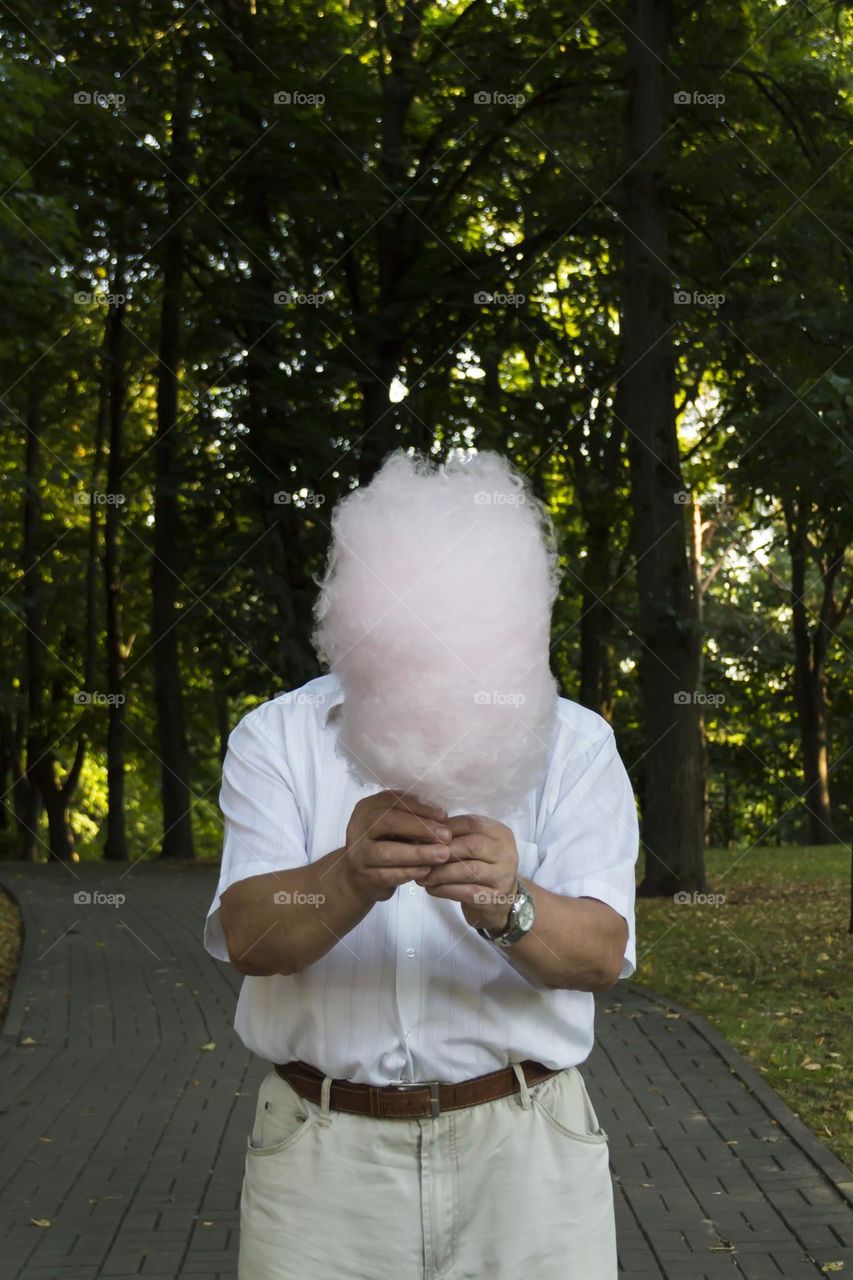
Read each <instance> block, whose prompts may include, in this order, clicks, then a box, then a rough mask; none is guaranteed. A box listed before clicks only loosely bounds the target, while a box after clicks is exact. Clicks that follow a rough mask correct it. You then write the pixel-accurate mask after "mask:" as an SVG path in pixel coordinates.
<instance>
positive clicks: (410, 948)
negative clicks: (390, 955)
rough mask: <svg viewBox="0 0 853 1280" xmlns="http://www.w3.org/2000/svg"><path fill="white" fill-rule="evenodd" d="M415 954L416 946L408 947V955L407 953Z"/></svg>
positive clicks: (409, 954)
mask: <svg viewBox="0 0 853 1280" xmlns="http://www.w3.org/2000/svg"><path fill="white" fill-rule="evenodd" d="M414 954H415V948H414V947H409V948H408V950H407V951H406V955H407V956H413V955H414Z"/></svg>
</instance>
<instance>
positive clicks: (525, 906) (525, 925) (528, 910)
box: [516, 897, 533, 929]
mask: <svg viewBox="0 0 853 1280" xmlns="http://www.w3.org/2000/svg"><path fill="white" fill-rule="evenodd" d="M516 923H517V924H518V927H519V929H529V928H530V926H531V925H532V924H533V899H532V898H530V897H526V898H525V899H524V901H523V902H522V904H521V906H520V907H519V908H518V916H517V918H516Z"/></svg>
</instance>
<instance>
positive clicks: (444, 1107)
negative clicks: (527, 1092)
mask: <svg viewBox="0 0 853 1280" xmlns="http://www.w3.org/2000/svg"><path fill="white" fill-rule="evenodd" d="M274 1066H275V1069H276V1071H277V1072H278V1074H279V1075H280V1076H281V1078H282V1080H286V1081H287V1082H288V1084H290V1085H292V1086H293V1088H294V1089H295V1090H296V1092H297V1093H300V1094H301V1095H302V1097H303V1098H308V1100H309V1101H310V1102H316V1103H319V1102H320V1089H321V1086H322V1083H323V1072H322V1071H318V1070H317V1068H316V1067H311V1066H309V1065H308V1063H307V1062H284V1063H278V1062H277V1063H275V1064H274ZM519 1066H520V1067H521V1069H522V1071H523V1072H524V1078H525V1080H526V1081H527V1083H528V1085H534V1084H539V1083H540V1082H541V1081H542V1080H547V1079H548V1077H549V1076H555V1075H558V1074H559V1071H558V1070H554V1069H552V1068H551V1067H543V1066H542V1063H541V1062H534V1061H533V1060H532V1059H530V1058H528V1059H527V1060H526V1061H524V1062H521V1063H519ZM518 1090H519V1083H518V1078H517V1076H516V1074H515V1072H514V1071H513V1069H512V1067H501V1068H500V1070H498V1071H491V1072H489V1074H488V1075H485V1076H475V1078H474V1079H473V1080H460V1081H459V1082H458V1084H442V1083H441V1081H439V1080H420V1081H418V1082H417V1083H413V1084H387V1085H376V1084H358V1083H354V1082H353V1081H352V1080H333V1081H332V1087H331V1091H330V1095H329V1106H330V1107H331V1109H332V1110H333V1111H349V1112H350V1113H351V1114H352V1115H356V1116H372V1117H373V1118H374V1119H381V1120H417V1119H418V1118H419V1117H421V1116H431V1117H432V1118H433V1119H434V1118H435V1117H436V1116H439V1115H441V1114H442V1113H443V1112H445V1111H460V1110H461V1109H462V1108H463V1107H475V1106H477V1105H478V1104H479V1103H481V1102H494V1101H495V1099H497V1098H506V1097H509V1095H510V1094H513V1093H517V1092H518Z"/></svg>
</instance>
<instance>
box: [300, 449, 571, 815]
mask: <svg viewBox="0 0 853 1280" xmlns="http://www.w3.org/2000/svg"><path fill="white" fill-rule="evenodd" d="M332 530H333V541H332V547H331V550H330V554H329V562H328V565H327V569H326V574H325V577H324V579H323V581H322V583H321V584H320V594H319V596H318V599H317V602H316V605H315V621H316V627H315V631H314V643H315V645H316V647H317V650H318V652H319V653H320V655H321V657H322V658H323V659H325V660H326V661H327V662H328V663H329V665H330V666H331V668H332V669H333V670H334V671H336V672H337V674H338V676H339V678H340V680H341V683H342V685H343V689H344V701H343V704H342V706H341V707H340V710H339V737H338V746H339V750H340V751H341V752H342V754H343V755H344V757H345V758H346V759H347V761H348V764H349V767H350V769H351V770H352V772H353V773H354V775H355V776H356V777H357V778H358V779H359V781H360V782H362V783H365V784H368V783H371V784H379V785H381V786H382V787H383V788H386V787H387V788H392V789H401V790H404V791H407V792H409V793H411V794H413V795H414V796H416V797H417V798H418V799H420V800H422V801H423V802H425V803H427V804H438V805H441V806H442V807H443V808H445V809H446V810H447V812H448V813H453V812H470V813H482V814H486V815H489V816H493V817H498V816H500V815H501V814H504V813H505V812H506V811H507V810H509V809H511V808H513V807H515V806H516V805H518V803H519V802H520V801H521V800H522V798H523V797H524V796H525V795H526V794H527V792H528V791H529V790H530V789H531V788H533V787H535V786H536V785H537V784H539V783H540V782H541V781H542V778H543V777H544V772H545V768H546V763H547V757H548V752H549V747H550V743H551V734H552V731H553V728H554V718H555V714H556V706H557V686H556V682H555V680H554V677H553V676H552V674H551V671H550V669H549V664H548V649H549V637H550V619H551V607H552V604H553V602H554V598H555V596H556V592H557V587H558V583H559V572H558V568H557V555H556V549H555V541H554V534H553V528H552V525H551V521H550V517H549V515H548V512H547V509H546V508H545V507H544V506H543V504H542V503H540V502H539V501H538V500H537V499H536V498H535V497H534V496H533V494H532V492H531V490H530V488H529V484H528V482H527V480H526V479H525V478H524V477H522V476H521V475H520V474H519V473H518V472H517V471H515V470H514V469H513V467H512V466H511V464H510V463H509V462H508V461H507V460H506V459H504V458H503V457H501V456H500V455H499V454H496V453H490V452H483V453H476V454H470V455H467V456H460V455H456V456H454V457H453V458H452V459H451V460H450V461H448V462H447V463H445V464H442V465H438V466H437V465H436V464H435V463H433V462H432V461H430V460H429V459H427V458H424V457H421V456H414V457H413V456H410V455H409V454H408V453H406V452H405V451H403V450H402V449H401V450H397V451H396V452H395V453H393V454H391V455H390V456H389V457H388V458H387V459H386V461H385V463H384V464H383V466H382V468H381V469H380V470H379V471H378V472H377V473H376V475H375V476H374V478H373V480H372V481H371V482H370V484H368V485H366V486H364V487H363V488H359V489H356V490H354V491H353V492H352V493H351V494H348V495H347V496H346V497H345V498H343V499H342V500H341V501H340V502H339V503H338V504H337V506H336V507H335V509H334V511H333V513H332Z"/></svg>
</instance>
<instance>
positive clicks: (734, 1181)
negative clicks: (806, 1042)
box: [0, 863, 853, 1280]
mask: <svg viewBox="0 0 853 1280" xmlns="http://www.w3.org/2000/svg"><path fill="white" fill-rule="evenodd" d="M215 883H216V872H215V871H214V870H213V869H212V868H202V867H188V868H176V867H171V866H167V865H163V864H160V863H144V864H138V865H136V866H135V867H133V868H130V869H128V867H127V866H126V865H119V866H116V867H106V866H104V865H103V864H78V865H75V866H74V867H71V868H67V867H63V866H61V865H60V864H58V863H52V864H49V865H46V866H36V867H33V866H28V865H26V864H23V863H4V864H0V884H2V885H3V886H4V887H6V888H7V889H8V890H9V891H10V892H11V893H12V894H13V895H14V896H15V898H16V899H17V900H18V901H19V903H20V904H21V908H22V911H23V915H24V922H25V928H26V942H25V952H24V957H23V962H22V966H21V972H20V974H19V976H18V980H17V983H16V986H15V990H14V992H13V996H12V1002H11V1004H10V1007H9V1011H8V1015H7V1018H6V1022H5V1024H4V1027H3V1032H2V1036H0V1079H2V1086H3V1091H2V1097H3V1099H4V1102H3V1108H4V1110H3V1130H4V1133H3V1139H2V1150H3V1161H2V1175H0V1182H2V1186H3V1192H2V1195H3V1199H2V1206H3V1207H2V1211H0V1271H2V1275H3V1276H4V1277H6V1278H8V1280H129V1278H130V1277H142V1278H143V1280H176V1278H177V1277H181V1278H183V1277H186V1278H187V1280H189V1278H190V1277H199V1278H201V1277H203V1278H204V1280H235V1276H236V1246H237V1226H238V1221H239V1196H240V1181H241V1176H242V1161H243V1149H244V1146H245V1134H246V1132H247V1130H248V1127H249V1125H250V1122H251V1116H252V1112H253V1107H254V1095H255V1091H256V1089H257V1086H258V1084H259V1082H260V1080H261V1078H262V1077H263V1074H264V1071H265V1064H264V1063H261V1062H260V1061H253V1060H252V1058H251V1055H250V1054H248V1053H247V1052H246V1050H245V1049H244V1048H243V1047H242V1045H241V1044H240V1042H239V1041H238V1040H237V1038H236V1037H235V1035H234V1032H233V1030H232V1028H231V1023H232V1020H233V1013H234V1005H235V1001H236V996H237V992H238V989H239V983H240V977H239V975H238V974H236V973H234V972H233V971H232V970H231V968H230V966H228V965H224V964H221V963H219V962H217V961H215V960H213V959H211V958H210V957H209V956H208V955H207V954H206V952H205V951H204V949H203V948H202V945H201V929H202V923H203V919H204V915H205V913H206V910H207V907H208V904H209V902H210V899H211V897H212V894H213V891H214V887H215ZM80 891H83V892H88V893H89V894H95V893H96V892H100V893H104V894H110V893H124V894H125V896H126V901H125V903H124V904H123V905H122V906H121V907H115V906H111V905H109V904H108V903H106V902H100V903H98V902H90V903H88V904H87V903H75V901H74V894H75V893H76V892H80ZM597 1034H598V1039H597V1044H596V1048H595V1050H594V1052H593V1054H592V1056H591V1057H590V1059H589V1060H588V1062H587V1063H586V1064H584V1066H583V1068H582V1071H583V1074H584V1077H585V1079H586V1081H587V1083H588V1086H589V1090H590V1094H591V1096H592V1099H593V1102H594V1104H595V1107H596V1110H597V1112H598V1115H599V1118H600V1119H601V1122H602V1124H603V1125H604V1127H605V1129H606V1130H607V1132H608V1133H609V1135H610V1151H611V1159H612V1167H613V1175H614V1182H615V1187H616V1201H617V1218H618V1225H619V1239H620V1267H621V1272H620V1276H624V1277H625V1280H718V1278H722V1277H725V1278H726V1280H741V1278H745V1280H780V1278H783V1280H801V1278H802V1280H814V1278H815V1277H818V1276H825V1275H827V1274H834V1271H835V1270H837V1269H834V1270H833V1271H830V1272H826V1271H824V1270H823V1268H824V1267H826V1266H827V1264H829V1263H835V1262H843V1263H845V1266H844V1269H843V1272H842V1274H846V1273H848V1272H850V1273H853V1173H851V1172H850V1171H849V1170H847V1169H845V1167H844V1166H843V1165H842V1164H841V1163H840V1162H839V1161H837V1160H836V1159H835V1157H833V1156H832V1155H831V1154H830V1153H829V1152H828V1151H827V1150H826V1148H825V1147H823V1145H822V1144H821V1143H820V1142H818V1140H817V1139H816V1138H815V1137H814V1136H813V1135H812V1134H811V1133H810V1132H809V1131H808V1130H807V1129H806V1128H805V1126H804V1125H802V1124H801V1123H800V1122H799V1121H798V1120H797V1119H796V1118H795V1117H794V1116H793V1115H792V1114H791V1112H790V1111H789V1110H788V1108H787V1107H786V1106H785V1104H784V1103H782V1102H781V1100H780V1099H779V1098H778V1097H777V1095H776V1094H774V1093H773V1092H772V1091H771V1090H770V1089H769V1088H768V1087H767V1085H766V1084H765V1083H764V1081H763V1080H762V1079H761V1077H760V1076H758V1075H757V1073H756V1072H754V1071H753V1069H752V1068H751V1067H750V1066H749V1065H748V1064H747V1063H746V1062H745V1061H744V1059H743V1058H741V1057H740V1055H738V1054H737V1053H736V1052H735V1051H734V1050H733V1049H732V1048H731V1046H729V1045H728V1044H727V1043H726V1042H725V1041H723V1040H722V1039H721V1038H720V1037H718V1036H716V1034H715V1033H714V1032H713V1031H712V1030H711V1029H710V1027H709V1026H708V1024H707V1023H706V1022H704V1020H703V1019H701V1018H698V1017H696V1016H695V1015H691V1014H689V1012H688V1011H687V1010H683V1009H679V1008H678V1007H677V1006H673V1005H672V1004H671V1003H667V1002H665V1001H662V1000H660V999H659V998H656V997H655V996H654V995H653V994H652V993H650V992H646V991H645V990H644V989H643V988H641V987H637V986H635V985H633V984H627V983H620V984H619V985H618V986H617V987H616V988H615V989H614V990H613V991H612V992H610V993H609V994H608V995H606V996H603V997H601V998H600V1000H599V1014H598V1021H597ZM211 1045H212V1046H215V1047H209V1046H211ZM33 1219H37V1220H47V1221H49V1222H50V1226H38V1225H35V1224H34V1222H33V1221H32V1220H33ZM401 1280H404V1278H403V1277H401Z"/></svg>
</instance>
